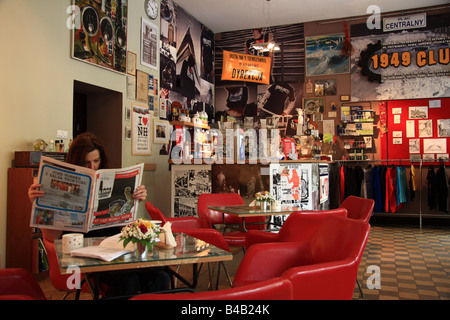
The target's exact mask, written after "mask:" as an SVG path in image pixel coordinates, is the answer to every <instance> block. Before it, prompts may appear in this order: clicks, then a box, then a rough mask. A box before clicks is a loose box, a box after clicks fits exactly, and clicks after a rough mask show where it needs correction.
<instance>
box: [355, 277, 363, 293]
mask: <svg viewBox="0 0 450 320" xmlns="http://www.w3.org/2000/svg"><path fill="white" fill-rule="evenodd" d="M356 283H357V284H358V289H359V296H360V297H361V298H364V293H363V291H362V288H361V284H360V283H359V280H358V279H356Z"/></svg>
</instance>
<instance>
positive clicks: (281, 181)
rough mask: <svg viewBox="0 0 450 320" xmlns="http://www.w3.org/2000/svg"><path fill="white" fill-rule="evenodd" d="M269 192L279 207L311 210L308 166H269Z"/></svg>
mask: <svg viewBox="0 0 450 320" xmlns="http://www.w3.org/2000/svg"><path fill="white" fill-rule="evenodd" d="M269 170H270V177H271V178H270V192H271V193H272V195H273V196H274V197H275V199H276V200H280V201H281V205H285V206H292V207H296V208H299V210H312V209H313V208H312V194H311V192H312V167H311V165H310V164H299V163H295V164H279V163H275V164H270V168H269Z"/></svg>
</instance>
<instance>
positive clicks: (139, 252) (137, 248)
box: [134, 242, 148, 260]
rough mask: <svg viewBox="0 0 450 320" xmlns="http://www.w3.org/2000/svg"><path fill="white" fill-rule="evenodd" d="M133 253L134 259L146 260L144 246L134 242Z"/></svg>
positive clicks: (145, 248)
mask: <svg viewBox="0 0 450 320" xmlns="http://www.w3.org/2000/svg"><path fill="white" fill-rule="evenodd" d="M134 252H135V254H136V258H138V259H141V260H145V259H147V255H148V247H147V246H146V245H145V244H142V243H140V242H136V243H135V244H134Z"/></svg>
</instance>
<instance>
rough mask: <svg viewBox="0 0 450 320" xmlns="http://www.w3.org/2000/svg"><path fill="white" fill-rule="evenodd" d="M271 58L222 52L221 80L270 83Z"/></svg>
mask: <svg viewBox="0 0 450 320" xmlns="http://www.w3.org/2000/svg"><path fill="white" fill-rule="evenodd" d="M270 68H271V58H270V57H260V56H253V55H249V54H243V53H236V52H230V51H226V50H224V51H223V68H222V80H234V81H249V82H256V83H261V84H269V83H270Z"/></svg>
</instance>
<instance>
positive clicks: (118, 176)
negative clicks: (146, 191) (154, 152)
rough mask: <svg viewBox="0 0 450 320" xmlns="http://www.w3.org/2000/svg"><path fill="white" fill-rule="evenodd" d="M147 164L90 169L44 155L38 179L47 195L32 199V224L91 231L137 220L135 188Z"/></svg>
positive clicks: (51, 227)
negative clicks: (133, 194)
mask: <svg viewBox="0 0 450 320" xmlns="http://www.w3.org/2000/svg"><path fill="white" fill-rule="evenodd" d="M143 168H144V165H143V164H138V165H136V166H132V167H128V168H122V169H102V170H97V171H94V170H91V169H89V168H85V167H80V166H75V165H71V164H68V163H65V162H61V161H58V160H55V159H52V158H48V157H41V164H40V168H39V175H38V183H40V184H42V187H41V190H43V191H44V196H42V197H38V198H36V200H35V201H34V202H33V207H32V212H31V221H30V226H31V227H36V228H43V229H54V230H64V231H78V232H88V231H91V230H95V229H102V228H106V227H111V226H120V225H125V224H126V223H128V222H130V221H132V220H134V219H135V218H136V213H137V202H136V203H135V201H134V199H133V198H132V196H131V195H132V192H133V191H134V190H135V189H136V188H137V187H138V186H139V185H140V184H141V181H142V172H143Z"/></svg>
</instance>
